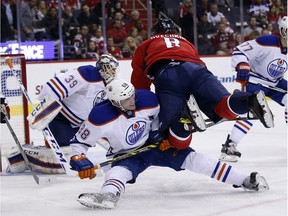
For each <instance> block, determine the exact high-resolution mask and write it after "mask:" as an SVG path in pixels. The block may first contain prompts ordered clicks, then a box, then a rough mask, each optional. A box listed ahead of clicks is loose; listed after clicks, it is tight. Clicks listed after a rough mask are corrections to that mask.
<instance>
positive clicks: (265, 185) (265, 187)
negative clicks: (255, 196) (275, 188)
mask: <svg viewBox="0 0 288 216" xmlns="http://www.w3.org/2000/svg"><path fill="white" fill-rule="evenodd" d="M257 181H258V182H259V185H258V188H259V191H267V190H269V189H270V187H269V185H268V183H267V181H266V179H265V178H264V177H263V176H257Z"/></svg>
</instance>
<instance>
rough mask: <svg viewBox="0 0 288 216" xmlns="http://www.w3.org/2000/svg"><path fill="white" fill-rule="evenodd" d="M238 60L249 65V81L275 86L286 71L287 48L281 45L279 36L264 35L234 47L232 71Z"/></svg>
mask: <svg viewBox="0 0 288 216" xmlns="http://www.w3.org/2000/svg"><path fill="white" fill-rule="evenodd" d="M279 50H280V52H279ZM240 62H246V63H247V64H249V65H250V71H251V72H250V78H249V82H252V83H260V84H261V83H262V84H265V85H269V86H276V85H277V84H278V82H279V80H281V79H282V78H283V76H284V73H285V72H286V71H287V48H283V47H282V46H281V43H280V39H279V37H277V36H275V35H265V36H262V37H259V38H257V39H255V40H250V41H247V42H244V43H242V44H240V45H238V46H237V47H236V49H235V50H234V51H233V55H232V70H233V71H235V69H236V67H237V65H238V64H239V63H240Z"/></svg>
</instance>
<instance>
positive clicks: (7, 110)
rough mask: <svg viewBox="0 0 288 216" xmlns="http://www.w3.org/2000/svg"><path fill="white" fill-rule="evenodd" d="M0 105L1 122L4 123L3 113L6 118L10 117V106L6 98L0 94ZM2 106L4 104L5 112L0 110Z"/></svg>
mask: <svg viewBox="0 0 288 216" xmlns="http://www.w3.org/2000/svg"><path fill="white" fill-rule="evenodd" d="M0 105H1V124H2V123H6V120H5V115H6V114H7V118H8V119H10V107H9V105H8V103H7V101H6V98H5V97H3V96H1V95H0ZM2 106H5V108H6V112H4V111H2Z"/></svg>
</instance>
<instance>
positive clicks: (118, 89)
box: [106, 79, 135, 111]
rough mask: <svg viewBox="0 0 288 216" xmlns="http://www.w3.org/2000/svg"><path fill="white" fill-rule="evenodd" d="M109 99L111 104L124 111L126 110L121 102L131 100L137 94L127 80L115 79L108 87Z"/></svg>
mask: <svg viewBox="0 0 288 216" xmlns="http://www.w3.org/2000/svg"><path fill="white" fill-rule="evenodd" d="M106 93H107V98H108V99H109V100H110V101H111V103H112V104H113V105H114V106H116V107H118V108H120V109H121V110H122V111H126V109H125V108H124V107H123V106H122V104H121V101H123V100H125V99H128V98H130V97H131V96H133V95H134V94H135V89H134V86H133V85H132V84H131V83H130V82H127V81H125V80H122V79H114V80H112V81H111V82H110V83H109V84H108V85H107V86H106Z"/></svg>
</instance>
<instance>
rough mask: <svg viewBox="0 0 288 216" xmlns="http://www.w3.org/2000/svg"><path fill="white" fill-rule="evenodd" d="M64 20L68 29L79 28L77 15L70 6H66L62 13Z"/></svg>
mask: <svg viewBox="0 0 288 216" xmlns="http://www.w3.org/2000/svg"><path fill="white" fill-rule="evenodd" d="M62 18H63V19H64V22H65V24H66V25H67V28H68V29H71V28H75V27H78V26H79V22H78V20H77V16H76V14H75V13H74V12H73V11H72V9H71V7H70V6H64V10H63V12H62Z"/></svg>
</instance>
